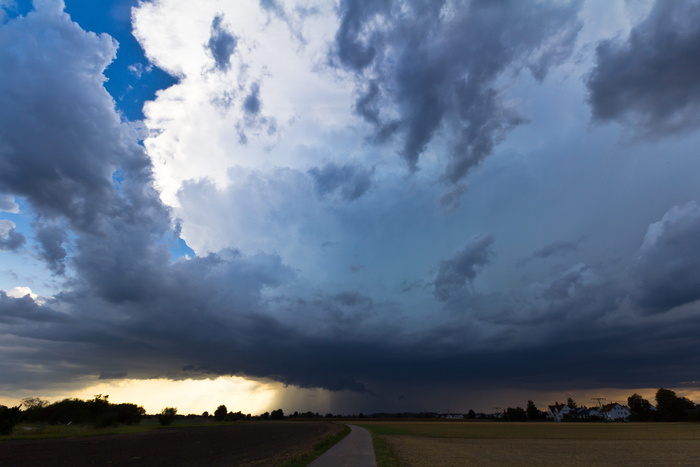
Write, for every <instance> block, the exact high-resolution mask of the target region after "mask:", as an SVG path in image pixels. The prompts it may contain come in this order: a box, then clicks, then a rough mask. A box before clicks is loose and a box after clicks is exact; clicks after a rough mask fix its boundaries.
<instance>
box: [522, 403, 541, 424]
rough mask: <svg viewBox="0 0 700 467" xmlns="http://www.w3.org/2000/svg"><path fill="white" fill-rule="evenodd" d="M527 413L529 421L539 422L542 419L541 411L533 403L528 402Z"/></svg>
mask: <svg viewBox="0 0 700 467" xmlns="http://www.w3.org/2000/svg"><path fill="white" fill-rule="evenodd" d="M525 412H527V418H528V420H538V419H539V418H540V411H539V410H537V406H535V403H534V402H532V401H527V408H526V409H525Z"/></svg>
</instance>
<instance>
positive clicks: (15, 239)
mask: <svg viewBox="0 0 700 467" xmlns="http://www.w3.org/2000/svg"><path fill="white" fill-rule="evenodd" d="M15 227H16V225H15V224H14V222H11V221H8V220H4V219H0V250H4V251H12V250H16V249H18V248H20V247H21V246H23V245H24V243H25V242H26V239H25V238H24V235H22V234H21V233H20V232H17V230H15Z"/></svg>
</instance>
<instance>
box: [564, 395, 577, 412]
mask: <svg viewBox="0 0 700 467" xmlns="http://www.w3.org/2000/svg"><path fill="white" fill-rule="evenodd" d="M566 405H568V406H569V408H570V409H575V408H577V407H578V405H577V404H576V401H574V400H573V399H572V398H571V397H569V398H568V399H567V400H566Z"/></svg>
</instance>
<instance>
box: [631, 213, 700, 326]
mask: <svg viewBox="0 0 700 467" xmlns="http://www.w3.org/2000/svg"><path fill="white" fill-rule="evenodd" d="M636 280H637V282H636V292H635V299H636V300H637V303H638V304H639V306H641V307H642V308H643V309H646V310H649V311H651V312H665V311H669V310H670V309H672V308H674V307H677V306H681V305H685V304H688V303H692V302H694V301H696V300H700V207H698V205H697V204H696V203H694V202H692V203H688V204H686V205H685V206H682V207H674V208H673V209H671V210H670V211H669V212H668V213H666V215H665V216H664V217H663V218H662V219H661V220H660V221H659V222H658V223H655V224H653V225H651V226H650V227H649V231H648V233H647V237H646V239H645V242H644V245H643V246H642V248H641V249H640V253H639V257H638V261H637V264H636Z"/></svg>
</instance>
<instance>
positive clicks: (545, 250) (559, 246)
mask: <svg viewBox="0 0 700 467" xmlns="http://www.w3.org/2000/svg"><path fill="white" fill-rule="evenodd" d="M578 248H579V245H578V243H576V242H561V241H559V242H552V243H549V244H547V245H545V246H543V247H542V248H540V249H539V250H537V251H534V252H533V253H532V256H530V257H529V258H521V259H519V260H518V262H517V265H518V267H523V266H526V265H527V264H528V263H529V262H530V261H532V260H535V259H548V258H550V257H560V256H564V255H566V254H569V253H572V252H574V251H576V250H578Z"/></svg>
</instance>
